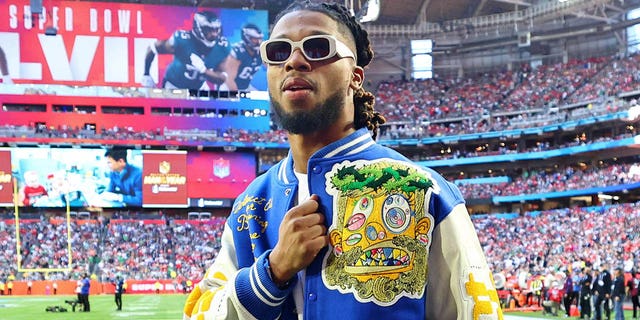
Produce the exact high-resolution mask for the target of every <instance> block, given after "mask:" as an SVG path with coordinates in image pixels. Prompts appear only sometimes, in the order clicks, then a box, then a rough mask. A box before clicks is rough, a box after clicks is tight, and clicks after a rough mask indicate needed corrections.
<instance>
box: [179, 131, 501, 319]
mask: <svg viewBox="0 0 640 320" xmlns="http://www.w3.org/2000/svg"><path fill="white" fill-rule="evenodd" d="M307 178H308V181H307V183H308V186H309V192H310V194H316V195H318V196H319V199H320V200H319V206H320V208H319V212H322V213H324V214H325V223H326V226H327V230H328V233H329V235H330V239H331V240H330V245H329V246H328V247H327V248H325V249H323V250H322V251H321V252H320V253H319V254H318V255H317V257H316V259H315V260H314V261H313V262H312V263H311V265H310V266H308V267H307V268H306V270H304V271H303V272H300V273H299V274H298V277H294V279H292V281H291V282H290V283H289V284H288V286H287V287H286V288H283V289H282V288H278V287H277V286H276V285H275V283H274V282H273V281H272V279H271V274H270V270H269V263H268V259H267V258H268V256H269V253H270V252H271V249H273V248H274V246H275V245H276V243H277V241H278V229H279V223H280V221H281V220H282V218H283V216H284V214H285V213H286V212H287V211H288V210H289V209H290V208H292V207H293V206H295V205H296V202H297V197H296V193H297V187H298V181H297V179H296V177H295V174H294V171H293V162H292V156H291V154H289V156H288V157H287V158H285V159H283V160H282V161H281V162H279V163H278V164H277V165H275V166H273V167H272V168H271V169H270V170H268V171H267V172H266V173H265V174H263V175H262V176H260V177H258V178H256V179H255V180H254V181H253V182H252V183H251V184H250V185H249V187H248V188H247V189H246V191H245V192H244V193H243V194H241V195H240V196H239V197H238V198H237V199H236V202H235V204H234V206H233V209H232V212H231V214H230V216H229V218H228V219H227V223H226V225H225V230H224V232H223V236H222V240H221V242H222V243H221V245H222V247H221V250H220V252H219V254H218V256H217V258H216V260H215V262H214V263H213V264H212V266H211V267H210V268H209V269H208V271H207V273H206V274H205V277H204V279H203V280H202V281H201V282H200V283H199V284H198V286H196V288H195V289H194V291H193V292H192V293H191V295H190V296H189V298H188V299H187V303H186V304H185V316H184V318H185V319H260V320H263V319H439V320H446V319H481V318H482V319H502V312H501V310H500V306H499V300H498V296H497V293H496V290H495V288H494V286H493V280H492V276H491V273H490V270H489V269H488V267H487V263H486V260H485V258H484V254H483V252H482V248H481V247H480V244H479V241H478V238H477V235H476V233H475V230H474V227H473V224H472V223H471V220H470V218H469V215H468V213H467V210H466V208H465V206H464V201H463V199H462V196H461V194H460V192H459V190H458V189H457V188H456V187H455V186H454V185H453V184H451V183H448V182H446V181H445V180H444V179H443V178H442V177H441V176H440V175H439V174H438V173H436V172H435V171H433V170H431V169H425V168H421V167H418V166H415V165H413V164H412V163H411V162H410V161H409V160H407V159H406V158H405V157H403V156H402V155H400V154H399V153H397V152H395V151H393V150H391V149H389V148H386V147H383V146H381V145H378V144H376V143H375V142H374V140H373V139H372V138H371V135H370V133H369V132H368V131H367V130H366V129H360V130H358V131H356V132H354V133H353V134H351V135H349V136H348V137H345V138H344V139H341V140H339V141H336V142H334V143H332V144H329V145H328V146H326V147H324V148H322V149H321V150H319V151H317V152H316V153H315V154H314V155H313V156H312V157H311V158H310V159H309V162H308V167H307Z"/></svg>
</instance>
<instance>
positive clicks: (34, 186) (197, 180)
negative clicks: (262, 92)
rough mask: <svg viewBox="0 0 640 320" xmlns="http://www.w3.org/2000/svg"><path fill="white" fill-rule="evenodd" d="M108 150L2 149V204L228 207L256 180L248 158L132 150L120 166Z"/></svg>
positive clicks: (252, 162) (251, 156)
mask: <svg viewBox="0 0 640 320" xmlns="http://www.w3.org/2000/svg"><path fill="white" fill-rule="evenodd" d="M120 150H122V149H120ZM108 151H110V149H106V148H91V149H90V148H54V147H12V148H3V149H0V205H5V206H13V205H18V206H22V207H66V206H69V207H101V208H117V207H164V208H171V207H173V208H179V207H189V206H193V205H194V204H195V205H196V206H200V207H214V206H224V207H228V206H230V204H231V203H232V200H233V198H235V197H236V196H237V195H238V194H240V192H242V190H244V189H245V188H246V186H247V185H248V183H249V182H251V180H253V179H254V178H255V176H256V173H255V172H256V167H255V164H256V162H255V155H254V154H253V153H250V152H233V153H228V152H192V153H191V152H190V153H189V154H187V151H182V150H175V151H172V150H138V149H129V150H124V152H125V154H126V156H125V157H126V158H121V161H120V162H119V161H117V160H118V159H114V156H113V155H110V154H109V153H108ZM110 158H111V159H110ZM115 158H118V156H115ZM125 159H126V161H124V160H125ZM114 163H115V164H114ZM14 194H15V195H16V197H14V196H13V195H14Z"/></svg>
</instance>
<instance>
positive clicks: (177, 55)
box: [0, 0, 268, 91]
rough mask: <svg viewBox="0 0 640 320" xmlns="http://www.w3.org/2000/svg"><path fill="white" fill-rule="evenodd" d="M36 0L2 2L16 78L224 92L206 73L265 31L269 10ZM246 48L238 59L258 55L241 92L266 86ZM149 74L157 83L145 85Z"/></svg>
mask: <svg viewBox="0 0 640 320" xmlns="http://www.w3.org/2000/svg"><path fill="white" fill-rule="evenodd" d="M34 3H38V2H37V1H29V0H0V12H2V15H0V50H3V51H4V53H5V56H6V63H7V65H8V69H9V74H10V77H11V79H12V81H13V82H14V83H29V84H63V85H77V86H108V87H117V86H125V87H139V86H141V85H144V86H147V87H158V88H162V87H164V88H172V89H175V88H178V89H200V90H207V89H209V90H214V89H220V88H218V87H216V85H217V84H212V83H208V82H210V81H211V79H210V78H207V77H206V74H205V72H204V71H205V70H206V69H210V70H215V71H223V70H221V69H220V68H221V65H222V63H223V62H224V60H225V59H226V58H227V57H228V56H229V55H230V54H231V53H232V51H233V48H234V46H242V45H243V42H244V43H247V47H246V48H251V47H255V45H254V44H251V43H252V42H251V41H256V42H258V41H261V40H264V39H266V38H267V33H268V13H267V11H264V10H240V9H226V8H193V7H180V6H163V5H150V4H144V5H143V4H132V3H105V2H85V1H56V0H51V1H45V2H42V1H40V2H39V3H41V4H42V3H43V4H44V6H42V7H41V8H36V7H33V8H32V7H31V4H34ZM39 9H40V10H41V11H42V13H39V14H34V12H37V11H39ZM211 30H216V31H215V33H212V31H211ZM252 38H254V39H255V40H251V39H252ZM154 44H155V45H154ZM150 48H151V52H150ZM248 51H250V50H248V49H247V50H239V51H237V52H239V55H242V56H236V58H237V59H238V60H241V61H250V60H255V61H253V62H251V63H248V64H246V65H242V67H244V69H242V70H237V76H238V77H237V78H235V80H236V82H238V83H237V85H238V89H240V90H252V89H255V90H260V91H264V90H266V74H265V72H264V71H265V69H264V67H263V65H262V61H261V60H260V59H259V55H256V54H254V55H253V56H245V55H244V54H245V53H247V52H248ZM149 54H151V55H152V57H149V56H148V55H149ZM147 59H150V60H148V62H147ZM146 63H150V64H148V65H145V64H146ZM234 72H235V71H234ZM147 73H148V75H149V76H150V77H151V79H152V80H153V86H150V85H149V84H151V83H150V82H146V85H145V81H144V80H146V79H143V78H144V75H145V74H147ZM168 77H169V78H171V79H172V80H171V83H172V86H168V85H167V84H166V82H167V81H166V80H167V78H168ZM243 77H244V78H243ZM246 86H250V87H251V88H252V89H247V88H244V87H246Z"/></svg>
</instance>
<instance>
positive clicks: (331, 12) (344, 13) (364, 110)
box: [275, 0, 386, 139]
mask: <svg viewBox="0 0 640 320" xmlns="http://www.w3.org/2000/svg"><path fill="white" fill-rule="evenodd" d="M300 10H308V11H316V12H320V13H324V14H326V15H328V16H329V17H331V19H333V20H335V21H336V22H338V24H339V26H340V28H341V31H343V32H344V33H345V34H350V35H351V36H353V40H354V42H355V45H356V57H357V58H356V59H357V61H356V64H357V65H358V66H360V67H362V68H364V67H366V66H367V65H369V63H371V60H372V59H373V50H372V49H371V42H369V33H368V32H367V31H366V30H364V29H363V28H362V25H360V23H359V22H358V21H357V20H356V18H355V17H354V16H353V15H352V14H351V12H349V10H348V9H347V8H346V7H345V6H343V5H340V4H337V3H324V2H323V3H312V2H311V1H309V0H303V1H300V0H298V1H294V2H293V3H291V4H290V5H289V6H288V7H287V8H286V9H284V10H283V11H282V12H281V13H280V14H278V16H277V17H276V19H275V21H276V22H277V21H278V20H280V18H282V17H283V16H284V15H286V14H287V13H290V12H294V11H300ZM347 31H348V33H347ZM353 104H354V107H355V110H354V114H355V115H354V120H353V123H354V126H355V127H356V129H360V128H364V127H366V128H367V129H369V130H370V131H371V132H372V133H373V138H374V139H375V138H376V137H377V135H378V126H380V125H381V124H384V123H385V122H386V119H385V118H384V116H383V115H381V114H380V113H379V112H377V111H375V110H374V109H373V106H374V104H375V96H374V95H373V93H371V92H369V91H366V90H364V88H362V87H360V88H359V89H357V90H356V91H355V92H354V95H353Z"/></svg>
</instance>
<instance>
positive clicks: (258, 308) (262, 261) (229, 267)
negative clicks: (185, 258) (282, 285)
mask: <svg viewBox="0 0 640 320" xmlns="http://www.w3.org/2000/svg"><path fill="white" fill-rule="evenodd" d="M221 245H222V248H221V249H220V252H219V253H218V256H217V257H216V260H215V262H214V263H213V264H212V265H211V267H210V268H209V269H208V270H207V272H206V274H205V276H204V278H203V279H202V281H200V282H199V283H198V285H197V286H196V287H195V288H194V290H193V291H192V292H191V294H189V297H188V298H187V301H186V303H185V307H184V316H183V319H185V320H187V319H198V320H199V319H276V318H278V317H279V316H280V311H281V309H282V308H281V306H282V303H283V302H284V301H285V299H286V297H287V296H288V295H289V294H290V292H291V288H293V285H289V286H288V288H287V289H283V290H281V289H279V288H278V287H277V286H276V284H275V283H274V282H273V280H272V279H271V273H270V271H269V266H268V259H267V257H268V255H269V253H270V252H271V251H270V250H269V251H266V252H265V253H263V254H262V255H261V256H259V257H258V258H257V259H256V260H255V262H254V263H253V264H252V265H251V266H248V267H245V268H239V267H238V259H237V256H236V248H235V246H234V242H233V232H232V230H231V229H230V228H229V225H228V224H226V225H225V230H224V232H223V235H222V240H221ZM247 250H249V248H247Z"/></svg>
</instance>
